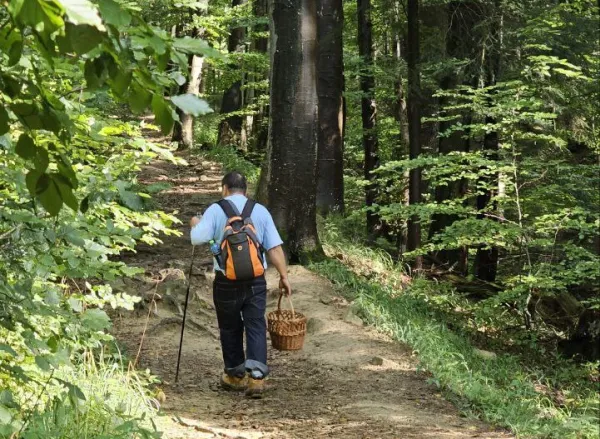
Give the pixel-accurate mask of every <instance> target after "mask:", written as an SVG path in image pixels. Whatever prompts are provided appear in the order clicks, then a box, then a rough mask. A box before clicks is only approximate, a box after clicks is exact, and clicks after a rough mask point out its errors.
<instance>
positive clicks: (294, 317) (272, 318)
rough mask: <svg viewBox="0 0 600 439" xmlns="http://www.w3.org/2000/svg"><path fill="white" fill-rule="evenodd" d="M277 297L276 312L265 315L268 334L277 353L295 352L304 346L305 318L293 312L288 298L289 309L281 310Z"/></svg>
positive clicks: (290, 300)
mask: <svg viewBox="0 0 600 439" xmlns="http://www.w3.org/2000/svg"><path fill="white" fill-rule="evenodd" d="M281 299H283V294H282V295H281V296H279V302H278V303H277V310H276V311H271V312H270V313H269V314H268V315H267V323H268V328H269V334H270V335H271V343H272V344H273V348H274V349H277V350H279V351H297V350H300V349H302V346H303V345H304V336H305V335H306V317H305V316H304V314H301V313H299V312H295V311H294V305H293V304H292V299H291V298H290V297H289V296H288V300H289V302H290V308H291V309H281Z"/></svg>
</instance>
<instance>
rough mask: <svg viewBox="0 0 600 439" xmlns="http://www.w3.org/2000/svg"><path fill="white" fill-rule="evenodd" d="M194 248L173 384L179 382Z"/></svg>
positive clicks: (194, 248) (193, 247)
mask: <svg viewBox="0 0 600 439" xmlns="http://www.w3.org/2000/svg"><path fill="white" fill-rule="evenodd" d="M195 250H196V246H195V245H193V246H192V258H191V259H192V260H191V262H190V273H189V275H188V286H187V292H186V293H185V304H184V305H183V322H182V323H181V336H180V338H179V352H178V353H177V369H175V384H177V381H178V380H179V365H180V363H181V348H182V347H183V332H184V331H185V318H186V317H187V307H188V300H189V298H190V287H191V286H192V269H193V268H194V252H195Z"/></svg>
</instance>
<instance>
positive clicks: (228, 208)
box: [217, 200, 240, 219]
mask: <svg viewBox="0 0 600 439" xmlns="http://www.w3.org/2000/svg"><path fill="white" fill-rule="evenodd" d="M217 204H218V205H219V206H221V209H223V212H225V215H227V218H229V219H231V218H235V217H239V216H240V213H239V212H238V210H237V207H235V204H233V203H232V202H231V201H229V200H219V202H218V203H217Z"/></svg>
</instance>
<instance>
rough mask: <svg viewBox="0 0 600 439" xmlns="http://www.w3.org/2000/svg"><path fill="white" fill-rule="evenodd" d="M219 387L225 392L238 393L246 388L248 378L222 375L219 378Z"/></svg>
mask: <svg viewBox="0 0 600 439" xmlns="http://www.w3.org/2000/svg"><path fill="white" fill-rule="evenodd" d="M221 387H222V388H223V389H225V390H234V391H237V392H240V391H242V390H246V388H247V387H248V378H247V377H246V376H243V377H232V376H229V375H227V374H226V373H224V374H223V375H222V376H221Z"/></svg>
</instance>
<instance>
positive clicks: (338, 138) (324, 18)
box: [317, 0, 345, 215]
mask: <svg viewBox="0 0 600 439" xmlns="http://www.w3.org/2000/svg"><path fill="white" fill-rule="evenodd" d="M343 20H344V11H343V5H342V0H321V3H320V9H319V11H318V15H317V36H318V44H319V57H318V61H317V72H318V80H317V92H318V96H319V137H318V138H319V147H318V153H317V160H318V166H317V169H318V180H317V181H318V183H317V209H318V210H319V211H320V212H321V213H323V214H325V215H326V214H328V213H330V212H342V211H343V210H344V138H343V134H344V117H345V114H344V97H343V93H344V60H343V40H342V30H343Z"/></svg>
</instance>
